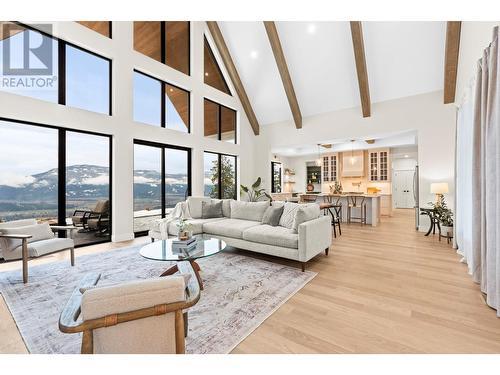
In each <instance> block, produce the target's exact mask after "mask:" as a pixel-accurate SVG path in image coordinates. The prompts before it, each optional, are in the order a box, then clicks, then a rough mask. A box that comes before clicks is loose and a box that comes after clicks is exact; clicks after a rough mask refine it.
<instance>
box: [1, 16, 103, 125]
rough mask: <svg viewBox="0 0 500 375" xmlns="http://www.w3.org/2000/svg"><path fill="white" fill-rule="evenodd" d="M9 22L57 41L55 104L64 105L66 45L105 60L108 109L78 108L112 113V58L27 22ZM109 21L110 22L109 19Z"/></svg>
mask: <svg viewBox="0 0 500 375" xmlns="http://www.w3.org/2000/svg"><path fill="white" fill-rule="evenodd" d="M11 22H12V23H15V24H17V25H19V26H22V27H24V28H26V29H27V30H32V31H35V32H37V33H40V34H41V35H44V36H46V37H48V38H51V39H53V40H55V41H56V42H57V67H58V77H57V81H58V87H57V95H58V101H57V104H60V105H64V106H65V105H66V46H71V47H73V48H77V49H79V50H81V51H83V52H86V53H88V54H91V55H93V56H95V57H98V58H100V59H103V60H105V61H107V62H108V64H109V76H108V94H109V98H108V100H109V105H108V106H109V109H108V113H107V114H105V113H100V112H94V111H91V110H88V109H82V108H79V109H82V110H84V111H88V112H92V113H98V114H104V115H108V116H112V115H113V92H112V89H113V60H111V59H110V58H108V57H105V56H102V55H99V54H98V53H96V52H94V51H91V50H88V49H86V48H83V47H80V46H79V45H76V44H74V43H71V42H68V41H66V40H64V39H61V38H58V37H55V36H53V35H50V34H49V33H47V32H45V31H43V30H39V29H37V28H35V27H33V26H31V25H28V24H25V23H22V22H17V21H11ZM109 22H111V21H109ZM39 100H42V99H39Z"/></svg>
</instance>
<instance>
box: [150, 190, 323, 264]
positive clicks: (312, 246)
mask: <svg viewBox="0 0 500 375" xmlns="http://www.w3.org/2000/svg"><path fill="white" fill-rule="evenodd" d="M204 201H205V202H218V201H219V200H215V199H211V198H205V197H189V198H188V199H187V201H186V202H182V203H179V205H184V206H182V207H176V210H174V212H180V211H182V212H183V216H184V217H189V219H188V222H189V223H191V230H192V232H193V234H207V235H210V236H213V237H216V238H220V239H222V240H224V241H225V242H226V243H227V244H228V245H229V246H233V247H236V248H239V249H244V250H250V251H254V252H258V253H263V254H268V255H273V256H278V257H282V258H287V259H292V260H296V261H299V262H301V263H302V270H304V269H305V264H306V262H307V261H309V260H310V259H312V258H313V257H315V256H316V255H318V254H320V253H322V252H323V251H324V252H325V254H326V255H328V249H329V248H330V245H331V243H332V227H331V220H330V218H329V217H327V216H322V215H321V211H320V209H319V206H318V205H317V204H315V203H313V204H311V205H303V204H301V205H299V204H297V203H288V202H287V203H284V202H273V205H274V206H278V205H285V207H284V212H283V216H282V217H281V219H280V224H279V225H278V226H271V225H267V224H262V217H263V216H264V212H265V211H266V209H267V208H268V207H269V202H241V201H235V200H230V199H225V200H223V204H222V213H223V216H222V217H217V218H210V219H203V218H202V202H204ZM313 205H314V206H313ZM307 206H309V207H307ZM316 206H317V207H316ZM299 208H300V209H302V210H303V209H306V208H307V209H308V210H309V217H308V218H309V219H310V220H307V221H305V222H303V223H300V224H298V223H297V222H295V219H296V213H297V212H298V210H299ZM302 212H303V211H302ZM302 220H303V219H302ZM177 222H178V218H176V217H172V216H171V217H167V218H166V219H162V220H159V221H157V222H156V223H155V224H154V225H153V227H152V229H151V230H150V231H149V235H150V237H151V238H152V239H153V240H154V239H166V238H168V237H172V236H176V235H177V233H178V228H177ZM297 224H298V225H297ZM294 225H295V228H294V227H293V226H294ZM294 229H295V230H294Z"/></svg>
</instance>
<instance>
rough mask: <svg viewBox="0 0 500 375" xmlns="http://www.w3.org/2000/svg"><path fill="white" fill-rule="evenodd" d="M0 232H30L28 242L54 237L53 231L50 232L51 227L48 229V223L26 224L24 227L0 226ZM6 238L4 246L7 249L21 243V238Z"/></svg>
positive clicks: (10, 249) (11, 248)
mask: <svg viewBox="0 0 500 375" xmlns="http://www.w3.org/2000/svg"><path fill="white" fill-rule="evenodd" d="M2 233H3V234H30V235H31V238H28V243H31V242H36V241H41V240H48V239H51V238H54V233H53V232H52V229H50V225H49V224H48V223H43V224H35V225H27V226H25V227H17V228H2ZM6 240H7V241H5V247H6V250H7V251H12V250H14V249H15V248H17V247H18V246H21V244H22V241H21V240H17V239H13V238H9V239H6Z"/></svg>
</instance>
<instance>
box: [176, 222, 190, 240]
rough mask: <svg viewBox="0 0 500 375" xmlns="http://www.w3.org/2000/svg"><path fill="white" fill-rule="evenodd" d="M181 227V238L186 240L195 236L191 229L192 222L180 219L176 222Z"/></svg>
mask: <svg viewBox="0 0 500 375" xmlns="http://www.w3.org/2000/svg"><path fill="white" fill-rule="evenodd" d="M176 226H177V228H178V229H179V234H178V235H177V236H178V237H179V240H181V241H186V240H189V239H190V238H191V237H192V236H193V232H192V231H191V223H189V222H188V221H187V219H179V221H178V222H177V224H176Z"/></svg>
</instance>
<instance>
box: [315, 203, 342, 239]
mask: <svg viewBox="0 0 500 375" xmlns="http://www.w3.org/2000/svg"><path fill="white" fill-rule="evenodd" d="M319 208H320V209H321V210H323V214H324V215H328V214H330V215H331V216H332V226H333V236H334V237H335V238H337V230H336V228H335V227H338V229H339V235H340V236H341V235H342V230H341V229H340V217H339V216H338V211H337V209H336V208H335V205H334V204H332V203H330V202H323V203H320V204H319Z"/></svg>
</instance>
